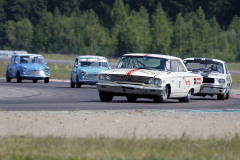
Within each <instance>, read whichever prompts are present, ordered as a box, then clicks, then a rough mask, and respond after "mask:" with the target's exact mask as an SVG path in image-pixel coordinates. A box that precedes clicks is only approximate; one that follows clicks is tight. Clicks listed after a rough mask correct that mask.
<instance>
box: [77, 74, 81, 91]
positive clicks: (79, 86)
mask: <svg viewBox="0 0 240 160" xmlns="http://www.w3.org/2000/svg"><path fill="white" fill-rule="evenodd" d="M76 87H77V88H81V83H80V82H79V79H78V76H77V77H76Z"/></svg>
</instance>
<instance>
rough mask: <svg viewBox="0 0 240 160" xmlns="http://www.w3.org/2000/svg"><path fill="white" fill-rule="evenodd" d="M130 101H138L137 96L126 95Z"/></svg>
mask: <svg viewBox="0 0 240 160" xmlns="http://www.w3.org/2000/svg"><path fill="white" fill-rule="evenodd" d="M126 98H127V100H128V102H136V101H137V97H135V96H129V95H128V96H126Z"/></svg>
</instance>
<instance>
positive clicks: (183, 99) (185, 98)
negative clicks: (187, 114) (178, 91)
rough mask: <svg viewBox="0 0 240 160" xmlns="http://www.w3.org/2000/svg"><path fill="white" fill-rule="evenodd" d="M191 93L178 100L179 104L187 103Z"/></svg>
mask: <svg viewBox="0 0 240 160" xmlns="http://www.w3.org/2000/svg"><path fill="white" fill-rule="evenodd" d="M191 95H192V91H191V90H190V91H189V92H188V94H187V96H186V97H183V98H179V99H178V100H179V102H189V101H190V99H191Z"/></svg>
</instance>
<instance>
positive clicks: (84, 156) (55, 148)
mask: <svg viewBox="0 0 240 160" xmlns="http://www.w3.org/2000/svg"><path fill="white" fill-rule="evenodd" d="M239 146H240V138H239V137H237V136H236V137H235V138H233V139H230V140H226V139H214V138H209V139H206V140H189V139H186V138H182V139H175V140H170V139H134V138H132V139H111V138H104V137H99V138H60V137H41V138H34V137H5V138H3V137H1V138H0V159H4V160H13V159H14V160H174V159H178V160H186V159H189V160H191V159H194V160H202V159H207V160H216V159H218V160H225V159H227V160H239V159H240V152H239Z"/></svg>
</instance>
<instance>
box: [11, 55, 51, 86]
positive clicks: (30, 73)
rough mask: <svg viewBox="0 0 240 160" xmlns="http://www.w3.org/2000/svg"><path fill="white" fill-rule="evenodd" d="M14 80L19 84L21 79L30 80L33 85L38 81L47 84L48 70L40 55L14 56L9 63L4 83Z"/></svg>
mask: <svg viewBox="0 0 240 160" xmlns="http://www.w3.org/2000/svg"><path fill="white" fill-rule="evenodd" d="M14 78H16V79H17V83H21V82H22V80H23V79H29V80H32V81H33V83H37V82H38V80H44V82H45V83H48V82H49V79H50V68H49V67H48V66H47V65H46V63H45V60H44V58H43V56H41V55H37V54H16V55H13V56H12V57H11V59H10V61H9V65H8V67H7V72H6V81H7V82H11V80H12V79H14Z"/></svg>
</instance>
